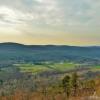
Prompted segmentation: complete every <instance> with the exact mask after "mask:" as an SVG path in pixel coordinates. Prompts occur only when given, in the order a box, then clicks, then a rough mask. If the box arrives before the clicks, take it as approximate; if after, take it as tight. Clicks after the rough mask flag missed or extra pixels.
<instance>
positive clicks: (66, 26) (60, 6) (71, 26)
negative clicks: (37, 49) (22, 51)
mask: <svg viewBox="0 0 100 100" xmlns="http://www.w3.org/2000/svg"><path fill="white" fill-rule="evenodd" d="M0 42H17V43H24V44H58V45H61V44H62V45H100V0H0Z"/></svg>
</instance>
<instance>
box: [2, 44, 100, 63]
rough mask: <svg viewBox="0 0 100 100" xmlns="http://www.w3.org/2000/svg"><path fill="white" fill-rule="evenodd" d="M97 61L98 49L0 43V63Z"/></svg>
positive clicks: (94, 47)
mask: <svg viewBox="0 0 100 100" xmlns="http://www.w3.org/2000/svg"><path fill="white" fill-rule="evenodd" d="M64 60H70V61H88V60H89V61H94V60H96V61H99V60H100V47H99V46H89V47H80V46H79V47H78V46H66V45H24V44H18V43H11V42H7V43H0V63H2V62H4V61H5V62H6V63H17V62H40V61H64Z"/></svg>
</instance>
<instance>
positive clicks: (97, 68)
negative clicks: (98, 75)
mask: <svg viewBox="0 0 100 100" xmlns="http://www.w3.org/2000/svg"><path fill="white" fill-rule="evenodd" d="M91 70H92V71H93V72H96V71H100V66H99V65H98V66H94V67H93V68H92V69H91Z"/></svg>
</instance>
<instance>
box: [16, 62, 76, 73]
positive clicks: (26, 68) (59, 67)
mask: <svg viewBox="0 0 100 100" xmlns="http://www.w3.org/2000/svg"><path fill="white" fill-rule="evenodd" d="M75 65H76V64H74V63H53V64H41V65H34V64H20V65H17V67H18V68H19V69H20V71H21V72H32V73H38V72H44V71H48V70H56V71H67V70H72V69H75Z"/></svg>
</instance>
